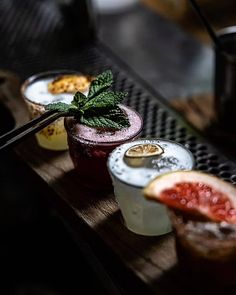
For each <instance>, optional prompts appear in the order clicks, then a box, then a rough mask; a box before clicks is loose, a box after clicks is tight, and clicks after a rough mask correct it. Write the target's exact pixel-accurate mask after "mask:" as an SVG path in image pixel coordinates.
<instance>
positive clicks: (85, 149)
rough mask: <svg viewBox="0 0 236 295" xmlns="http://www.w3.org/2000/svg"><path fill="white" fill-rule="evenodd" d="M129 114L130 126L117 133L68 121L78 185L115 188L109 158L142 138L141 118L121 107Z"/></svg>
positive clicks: (104, 188) (92, 187)
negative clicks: (110, 173) (115, 151)
mask: <svg viewBox="0 0 236 295" xmlns="http://www.w3.org/2000/svg"><path fill="white" fill-rule="evenodd" d="M120 107H121V109H123V110H124V111H125V113H126V114H127V115H128V118H129V121H130V127H128V128H123V129H121V130H117V131H109V130H98V129H95V128H90V127H88V126H85V125H82V124H78V123H77V121H76V120H75V119H73V118H70V117H69V118H65V127H66V131H67V134H68V144H69V152H70V156H71V159H72V161H73V163H74V166H75V169H76V171H77V173H78V176H79V177H78V182H80V184H81V185H83V186H86V187H88V188H89V189H92V190H97V189H102V190H106V189H111V188H112V183H111V178H110V175H109V172H108V170H107V158H108V155H109V154H110V153H111V151H112V150H113V149H114V148H116V147H117V146H119V145H121V144H122V143H125V142H129V141H132V140H134V139H136V138H138V137H139V136H140V134H141V131H142V126H143V121H142V118H141V116H140V115H139V114H138V113H137V112H136V111H134V110H132V109H131V108H129V107H127V106H124V105H120Z"/></svg>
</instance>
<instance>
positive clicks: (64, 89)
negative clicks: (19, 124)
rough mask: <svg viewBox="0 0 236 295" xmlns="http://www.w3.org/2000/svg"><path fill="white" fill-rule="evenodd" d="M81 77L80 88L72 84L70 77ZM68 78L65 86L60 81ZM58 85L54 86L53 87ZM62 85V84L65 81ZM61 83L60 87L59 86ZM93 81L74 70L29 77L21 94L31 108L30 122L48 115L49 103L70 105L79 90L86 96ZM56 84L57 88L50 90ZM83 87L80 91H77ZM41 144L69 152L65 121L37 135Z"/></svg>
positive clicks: (61, 120) (47, 147) (60, 121)
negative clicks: (47, 107) (46, 109)
mask: <svg viewBox="0 0 236 295" xmlns="http://www.w3.org/2000/svg"><path fill="white" fill-rule="evenodd" d="M75 76H76V77H80V78H81V80H80V81H79V82H80V83H81V85H79V83H78V84H77V85H73V82H72V79H71V81H70V80H69V79H68V78H69V77H75ZM63 77H66V78H67V80H66V82H64V83H61V82H60V81H58V79H60V78H63ZM54 82H55V84H53V83H54ZM62 82H63V81H62ZM60 83H61V84H60ZM70 84H71V85H70ZM89 84H90V81H89V78H88V77H86V76H82V75H79V74H77V73H76V72H74V71H50V72H45V73H40V74H37V75H34V76H32V77H30V78H28V79H27V80H26V81H25V82H24V84H23V85H22V88H21V92H22V95H23V97H24V99H25V101H26V104H27V106H28V109H29V113H30V119H33V118H36V117H38V116H40V115H42V114H43V113H44V112H45V106H46V105H47V104H49V103H56V102H64V103H68V104H69V103H71V101H72V100H73V97H74V94H75V92H76V91H77V90H79V91H81V90H83V91H81V92H83V93H84V94H87V90H88V87H89ZM51 85H53V87H54V88H50V86H51ZM74 86H78V88H79V87H80V86H81V89H80V88H79V89H76V87H74ZM36 138H37V141H38V144H39V145H40V146H41V147H43V148H46V149H49V150H66V149H68V144H67V134H66V131H65V128H64V118H59V119H57V120H56V121H55V122H53V123H51V124H50V125H48V126H47V127H45V128H44V129H42V130H41V131H39V132H38V133H37V134H36Z"/></svg>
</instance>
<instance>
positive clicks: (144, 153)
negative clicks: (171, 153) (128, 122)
mask: <svg viewBox="0 0 236 295" xmlns="http://www.w3.org/2000/svg"><path fill="white" fill-rule="evenodd" d="M162 153H163V149H162V148H161V147H160V146H159V145H157V144H149V143H148V144H138V145H134V146H132V147H131V148H129V149H128V150H127V151H126V153H125V156H126V157H129V158H143V157H144V158H145V157H151V156H158V155H161V154H162Z"/></svg>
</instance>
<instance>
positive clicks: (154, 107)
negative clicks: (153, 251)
mask: <svg viewBox="0 0 236 295" xmlns="http://www.w3.org/2000/svg"><path fill="white" fill-rule="evenodd" d="M14 2H15V3H18V6H19V5H20V6H19V7H18V6H17V5H13V4H12V3H13V1H8V0H2V1H1V3H0V14H2V15H3V14H4V17H2V18H1V17H0V38H1V44H0V51H1V54H0V65H1V68H6V69H8V70H12V71H14V72H17V73H18V74H19V75H20V77H21V78H22V79H26V78H27V77H29V76H30V75H32V74H35V73H38V72H42V71H46V70H52V69H74V70H78V71H81V72H84V73H85V74H90V75H96V74H98V73H100V72H102V71H103V70H105V69H107V68H111V69H112V71H113V74H114V77H115V85H114V87H115V88H116V89H117V90H122V91H123V90H124V91H127V92H128V93H129V95H128V97H127V99H126V101H125V102H126V103H127V104H128V105H130V106H131V107H133V108H135V109H136V110H137V111H138V112H139V113H140V114H141V115H142V117H143V119H144V130H143V136H144V137H161V138H166V139H171V140H174V141H177V142H179V143H181V144H183V145H185V146H186V147H187V148H189V149H190V150H191V151H192V153H193V155H194V157H195V160H196V168H197V169H199V170H202V171H206V172H210V173H212V174H215V175H218V176H220V177H221V178H223V179H224V180H227V181H230V182H231V183H233V184H236V165H235V163H233V162H231V161H229V160H227V159H226V157H224V156H223V155H221V154H220V153H219V152H218V151H216V150H215V149H214V148H213V147H212V146H211V145H209V144H208V143H207V142H205V141H204V140H203V139H201V138H200V137H199V136H198V134H196V133H195V131H193V130H192V129H191V128H190V127H189V126H188V125H187V124H186V123H185V122H184V121H183V120H182V119H181V118H179V116H177V115H175V113H173V112H172V110H171V109H169V108H168V107H167V106H165V105H164V104H163V103H162V102H161V98H160V96H159V95H158V94H157V93H154V92H153V91H150V90H147V88H146V86H144V84H143V83H142V82H140V81H139V79H137V77H135V75H133V74H132V73H131V72H130V71H129V70H128V69H127V68H125V67H123V65H122V64H121V63H120V61H119V60H118V59H116V58H115V57H114V56H113V54H112V53H111V52H109V50H107V49H105V47H103V46H102V45H100V44H99V43H98V42H97V43H96V44H92V43H91V42H90V45H88V43H86V46H83V47H81V46H79V45H80V44H79V43H80V42H74V40H75V35H73V34H77V33H76V31H75V32H72V34H69V35H67V34H65V32H66V28H65V26H64V23H63V21H62V19H61V18H62V17H63V15H61V14H60V11H59V10H58V9H57V8H56V7H54V8H53V9H51V10H50V9H49V8H50V6H47V5H46V3H47V2H50V1H46V0H44V1H37V0H35V1H30V0H28V1H23V2H24V5H23V6H21V5H22V1H19V0H18V1H14ZM32 3H34V5H33V6H32ZM35 3H36V4H37V5H36V4H35ZM52 3H54V4H52ZM55 3H56V2H55V1H51V2H50V5H55ZM35 5H36V6H35ZM35 7H36V8H37V9H36V8H35ZM29 8H30V9H29ZM31 8H32V9H31ZM50 11H51V12H50ZM38 12H40V15H39V14H38ZM20 13H23V14H24V19H23V20H22V15H20ZM63 26H64V27H63ZM30 30H31V31H30ZM76 36H77V35H76ZM72 41H73V42H72ZM81 43H83V42H81ZM61 44H66V46H64V47H63V46H61ZM59 45H60V46H59Z"/></svg>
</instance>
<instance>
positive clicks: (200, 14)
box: [189, 0, 223, 51]
mask: <svg viewBox="0 0 236 295" xmlns="http://www.w3.org/2000/svg"><path fill="white" fill-rule="evenodd" d="M189 1H190V2H191V4H192V7H193V8H194V10H195V11H196V13H197V15H198V16H199V17H200V19H201V21H202V23H203V24H204V26H205V28H206V30H207V32H208V34H209V35H210V37H211V39H212V41H213V42H214V43H215V46H216V47H217V48H218V49H219V50H221V51H222V50H223V49H222V45H221V43H220V41H219V38H218V37H217V35H216V34H215V32H214V30H213V29H212V27H211V25H210V24H209V22H208V20H207V19H206V17H205V16H204V14H203V12H202V11H201V9H200V7H199V6H198V4H197V3H196V1H195V0H189Z"/></svg>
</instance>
